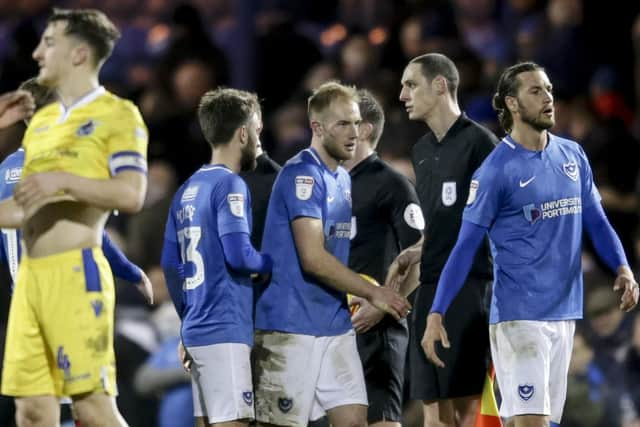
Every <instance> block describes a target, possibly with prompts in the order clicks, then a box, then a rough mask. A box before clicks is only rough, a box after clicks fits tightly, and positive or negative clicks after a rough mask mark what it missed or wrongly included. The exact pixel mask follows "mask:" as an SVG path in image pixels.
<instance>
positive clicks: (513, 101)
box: [504, 96, 519, 113]
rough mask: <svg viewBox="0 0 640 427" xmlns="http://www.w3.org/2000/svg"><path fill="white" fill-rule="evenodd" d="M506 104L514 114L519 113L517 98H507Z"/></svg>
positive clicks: (505, 99)
mask: <svg viewBox="0 0 640 427" xmlns="http://www.w3.org/2000/svg"><path fill="white" fill-rule="evenodd" d="M504 104H505V105H506V106H507V108H508V109H509V111H511V112H512V113H515V112H516V111H518V107H519V105H518V98H516V97H515V96H505V97H504Z"/></svg>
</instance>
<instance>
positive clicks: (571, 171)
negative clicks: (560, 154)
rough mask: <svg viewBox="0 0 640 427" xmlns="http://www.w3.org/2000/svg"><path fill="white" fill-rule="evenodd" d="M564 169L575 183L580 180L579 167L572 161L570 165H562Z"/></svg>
mask: <svg viewBox="0 0 640 427" xmlns="http://www.w3.org/2000/svg"><path fill="white" fill-rule="evenodd" d="M562 169H563V170H564V173H565V174H566V175H567V176H568V177H569V178H571V179H572V180H573V181H577V180H578V165H577V164H576V162H573V161H571V162H569V163H565V164H563V165H562Z"/></svg>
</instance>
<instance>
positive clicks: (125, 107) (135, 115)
mask: <svg viewBox="0 0 640 427" xmlns="http://www.w3.org/2000/svg"><path fill="white" fill-rule="evenodd" d="M95 108H96V109H100V110H102V111H105V112H109V113H110V114H113V115H114V116H117V117H120V118H122V119H127V118H128V119H135V120H136V121H142V114H141V113H140V110H139V109H138V107H137V106H136V105H135V104H134V103H133V102H131V101H130V100H128V99H125V98H121V97H119V96H118V95H116V94H114V93H111V92H109V91H105V93H104V94H103V95H102V96H101V97H99V98H97V99H96V102H95Z"/></svg>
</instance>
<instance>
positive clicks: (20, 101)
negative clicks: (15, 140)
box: [0, 90, 36, 129]
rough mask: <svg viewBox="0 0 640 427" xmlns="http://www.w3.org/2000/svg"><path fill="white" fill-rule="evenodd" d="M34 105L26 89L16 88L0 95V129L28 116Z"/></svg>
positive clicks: (33, 109)
mask: <svg viewBox="0 0 640 427" xmlns="http://www.w3.org/2000/svg"><path fill="white" fill-rule="evenodd" d="M35 108H36V105H35V102H34V100H33V96H31V93H29V92H28V91H26V90H16V91H13V92H8V93H5V94H2V95H0V129H2V128H5V127H8V126H11V125H12V124H14V123H16V122H18V121H20V120H24V119H26V118H29V117H31V116H32V115H33V112H34V111H35Z"/></svg>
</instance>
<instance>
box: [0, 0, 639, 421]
mask: <svg viewBox="0 0 640 427" xmlns="http://www.w3.org/2000/svg"><path fill="white" fill-rule="evenodd" d="M52 6H61V7H96V8H100V9H101V10H103V11H105V12H106V13H107V14H108V16H109V17H111V18H112V19H113V20H114V21H115V22H116V24H117V25H118V26H119V28H120V29H121V31H122V34H123V36H122V39H121V40H120V42H119V43H118V45H117V47H116V49H115V51H114V54H113V56H112V57H111V59H110V60H109V61H108V62H107V63H106V64H105V66H104V69H103V72H102V75H101V80H102V83H103V84H104V85H105V86H107V88H109V89H110V90H112V91H114V92H115V93H116V94H119V95H120V96H123V97H126V98H129V99H132V100H134V101H135V102H136V103H137V104H138V105H139V107H140V109H141V111H142V113H143V115H144V118H145V121H146V123H147V124H148V126H149V130H150V146H149V159H150V168H149V179H150V182H149V192H148V196H147V200H146V203H145V208H144V210H143V212H142V213H141V214H138V215H136V216H134V217H131V218H129V217H126V216H117V217H113V218H112V219H111V221H110V223H109V232H110V234H111V235H112V236H113V237H114V240H116V241H117V242H118V243H119V244H120V245H121V247H122V248H123V249H125V251H126V253H127V254H128V255H129V256H130V257H131V259H132V260H133V261H135V262H136V263H138V264H139V265H140V266H142V267H143V268H144V269H145V270H146V271H147V274H148V275H149V277H150V278H151V280H152V281H153V283H154V287H155V290H156V294H157V296H158V300H159V301H165V302H160V303H158V304H157V305H156V306H155V307H153V308H148V307H146V306H145V305H144V302H143V301H142V298H141V297H140V296H139V295H138V294H137V293H136V290H135V289H134V288H133V287H131V286H129V285H128V284H126V283H120V284H119V286H118V308H117V313H116V322H117V333H116V352H117V357H118V374H119V387H120V397H119V406H120V408H121V410H122V412H123V414H124V415H125V417H126V419H127V420H128V422H129V423H130V425H131V426H154V425H164V426H180V425H184V424H182V421H181V420H182V419H183V418H184V419H185V420H186V422H187V424H186V425H189V424H188V423H190V422H191V421H190V420H191V416H190V414H191V408H190V407H189V406H188V404H187V403H185V402H187V401H188V394H189V388H188V384H187V383H186V382H185V381H186V376H185V375H184V374H182V373H181V371H180V368H179V366H176V364H175V363H174V362H175V361H172V360H171V357H172V356H173V353H172V351H173V348H175V347H174V346H173V341H172V340H175V337H176V335H177V331H178V329H177V328H178V324H177V320H176V319H175V317H174V316H175V315H174V313H173V308H172V306H171V305H170V303H168V302H167V300H168V298H167V295H166V291H165V290H164V286H165V285H164V282H163V278H162V273H161V271H160V268H159V266H158V264H159V259H160V249H161V242H162V231H163V229H164V221H165V217H166V212H167V209H168V205H169V200H170V197H171V195H172V193H173V191H174V190H175V188H176V185H178V184H179V183H180V182H182V181H183V180H184V179H185V178H186V177H188V176H189V175H190V174H191V173H192V172H193V171H194V170H195V169H197V168H198V167H199V166H200V164H202V163H203V162H206V161H207V160H208V158H209V151H208V147H207V146H206V144H205V143H204V140H203V138H202V136H201V134H200V131H199V128H198V125H197V121H196V118H195V114H194V112H195V108H196V105H197V102H198V100H199V98H200V96H201V95H202V93H204V92H205V91H206V90H208V89H210V88H213V87H215V86H218V85H227V86H234V87H239V88H244V89H250V90H255V91H257V93H258V94H259V96H260V98H261V99H262V100H263V108H264V132H263V135H262V143H263V145H264V146H265V147H266V149H267V151H268V152H269V154H270V155H271V157H272V158H274V159H275V160H277V161H278V162H280V163H283V162H284V161H286V159H287V158H289V157H290V156H291V155H292V154H293V153H295V152H296V151H297V150H299V149H300V148H303V147H306V146H307V144H308V142H309V138H310V135H309V130H308V126H307V121H306V116H305V100H306V97H307V96H308V94H309V91H310V90H311V88H313V87H315V86H317V85H318V84H320V83H321V82H323V81H325V80H327V79H332V78H335V79H340V80H342V81H343V82H346V83H350V84H355V85H357V86H358V87H365V88H368V89H370V90H372V91H373V92H374V93H375V94H376V95H377V96H378V97H379V99H380V100H381V101H382V103H383V105H384V107H385V111H386V114H387V125H386V128H385V131H384V134H383V136H382V141H381V143H380V147H379V151H380V153H381V155H382V157H383V158H385V159H386V160H388V161H390V162H392V164H393V165H394V166H395V167H396V168H398V169H399V170H401V171H402V172H403V173H405V174H407V175H408V176H409V177H412V174H413V172H412V169H411V164H410V161H409V160H408V153H409V151H410V148H411V146H412V144H413V143H414V142H415V141H416V140H417V138H418V137H419V136H420V135H421V134H422V133H424V131H425V128H424V125H423V124H421V123H412V122H409V121H408V120H407V117H406V114H405V112H404V110H403V108H402V105H401V103H400V102H399V101H398V99H397V98H398V95H399V90H400V84H399V81H400V75H401V73H402V69H403V67H404V65H405V64H406V62H407V61H408V59H410V58H412V57H414V56H416V55H419V54H422V53H426V52H432V51H438V52H442V53H445V54H447V55H448V56H450V57H451V58H452V59H453V60H454V61H455V62H456V64H457V66H458V68H459V69H460V72H461V80H462V84H461V87H460V91H459V98H460V103H461V105H462V106H463V108H464V110H465V111H466V113H467V114H468V115H469V116H470V117H471V118H473V119H475V120H477V121H480V122H482V123H484V124H485V125H487V126H488V127H490V128H491V129H493V130H494V131H495V132H496V133H497V134H498V135H501V132H500V131H499V129H498V127H497V122H496V117H495V114H494V113H493V111H492V109H491V106H490V99H491V95H492V92H493V89H494V87H495V83H496V78H497V76H498V75H499V73H500V72H501V71H502V69H503V68H504V67H505V66H507V65H509V64H512V63H513V62H515V61H517V60H524V59H527V60H534V61H536V62H538V63H540V64H541V65H543V66H544V67H545V68H546V69H547V72H548V74H549V75H550V78H551V80H552V82H553V84H554V92H555V98H556V120H557V124H556V126H555V128H554V129H553V131H554V132H555V133H557V134H560V135H564V136H569V137H571V138H574V139H576V140H578V141H579V142H581V143H582V144H583V146H584V148H585V150H586V152H587V154H588V155H589V157H590V160H591V162H592V166H593V169H594V173H595V176H596V182H597V184H598V186H599V188H600V190H601V193H602V195H603V203H604V205H605V208H606V210H607V213H608V215H609V216H610V218H611V220H612V222H613V224H614V227H615V228H616V230H617V231H618V233H619V234H620V235H621V237H622V239H623V242H624V245H625V250H626V251H627V255H628V257H629V259H630V260H632V263H633V265H634V268H635V267H637V262H636V260H637V258H638V256H637V254H638V252H639V247H640V245H639V244H638V234H637V228H638V227H637V226H638V218H639V216H638V213H639V209H640V204H639V203H638V196H639V194H638V191H639V186H638V178H639V176H638V175H639V172H640V145H639V138H640V120H639V118H640V117H639V116H638V106H639V105H640V2H638V1H613V2H612V1H609V2H606V1H600V0H591V1H589V0H450V1H445V0H442V1H438V0H431V1H427V0H423V1H419V0H414V1H410V0H308V1H296V0H194V1H191V2H177V1H172V0H101V1H98V0H70V1H59V2H51V1H46V0H17V1H16V0H13V1H12V0H0V91H2V92H4V91H7V90H12V89H15V88H16V87H17V85H18V84H19V83H20V82H21V81H23V80H25V79H26V78H29V77H31V76H34V75H35V74H36V73H37V65H36V63H35V62H34V61H33V60H32V59H31V53H32V51H33V49H34V48H35V46H36V44H37V42H38V39H39V36H40V33H41V32H42V30H43V28H44V26H45V22H46V17H47V15H48V12H49V11H50V8H51V7H52ZM18 126H19V125H18ZM19 131H20V129H19V128H18V127H15V128H11V129H8V130H5V131H2V132H0V159H3V158H4V157H6V155H7V154H9V153H11V152H12V151H13V150H15V149H17V148H18V147H17V146H16V145H15V144H12V143H11V142H10V141H12V140H15V138H12V135H15V133H16V132H19ZM584 261H585V262H584V266H585V284H586V292H585V320H584V321H583V322H581V323H580V325H579V328H578V337H577V338H576V345H575V351H574V357H573V361H572V366H571V372H570V378H569V393H568V394H569V396H568V401H567V406H566V411H565V420H564V422H563V424H562V425H563V426H567V427H571V426H575V427H583V426H584V427H597V426H607V427H616V426H624V427H632V426H634V427H638V426H640V415H639V414H640V317H639V316H638V315H636V313H629V314H622V313H620V312H619V310H618V309H617V300H616V297H615V295H614V294H613V293H612V292H611V291H610V289H609V286H610V284H611V283H612V281H611V278H610V276H608V275H607V274H605V273H603V271H602V269H601V267H600V266H599V264H598V263H597V262H596V261H594V259H593V257H592V256H591V255H590V252H589V251H588V250H587V251H585V255H584ZM560 262H561V261H560ZM3 275H4V276H3V277H4V279H3V282H2V283H5V284H6V286H2V289H1V290H0V294H1V298H0V330H1V331H2V333H4V329H5V325H6V314H7V311H8V304H9V302H8V301H9V286H8V283H9V281H8V276H7V275H6V273H3ZM163 343H164V344H165V345H163ZM150 355H155V359H154V362H153V363H151V364H149V363H147V359H148V357H150ZM160 372H162V373H163V375H159V373H160ZM150 373H152V374H151V375H150ZM164 410H166V411H168V412H163V413H162V414H160V415H159V412H158V411H164ZM0 411H1V410H0ZM2 423H3V421H0V424H2ZM406 425H411V424H410V422H409V421H408V422H407V423H406Z"/></svg>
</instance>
